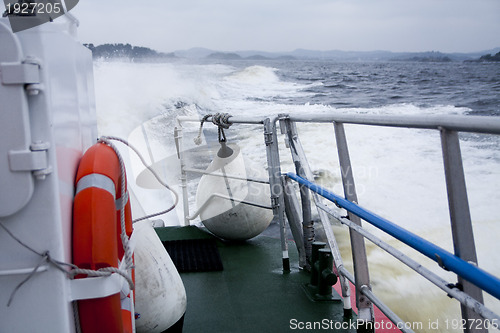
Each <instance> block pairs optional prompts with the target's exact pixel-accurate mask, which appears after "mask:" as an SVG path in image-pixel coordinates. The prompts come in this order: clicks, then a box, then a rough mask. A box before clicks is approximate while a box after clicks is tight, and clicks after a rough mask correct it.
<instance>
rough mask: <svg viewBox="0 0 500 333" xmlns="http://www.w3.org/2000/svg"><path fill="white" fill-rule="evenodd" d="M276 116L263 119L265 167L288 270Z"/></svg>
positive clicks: (283, 257) (283, 258)
mask: <svg viewBox="0 0 500 333" xmlns="http://www.w3.org/2000/svg"><path fill="white" fill-rule="evenodd" d="M277 121H278V118H273V119H270V118H266V119H265V120H264V142H265V144H266V153H267V167H268V172H269V185H270V187H271V206H272V207H273V213H274V218H275V219H277V220H278V222H279V225H280V238H281V250H282V261H283V271H284V272H289V271H290V257H289V255H288V243H287V242H286V234H285V200H284V198H283V185H282V183H281V167H280V156H279V148H278V135H277V133H276V122H277Z"/></svg>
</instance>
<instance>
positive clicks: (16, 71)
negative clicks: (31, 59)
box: [0, 62, 40, 85]
mask: <svg viewBox="0 0 500 333" xmlns="http://www.w3.org/2000/svg"><path fill="white" fill-rule="evenodd" d="M39 69H40V66H39V65H38V64H34V63H8V62H7V63H5V62H4V63H0V73H1V80H2V84H4V85H20V84H35V83H40V71H39Z"/></svg>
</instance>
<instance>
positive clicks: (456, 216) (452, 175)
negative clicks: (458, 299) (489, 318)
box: [440, 128, 487, 332]
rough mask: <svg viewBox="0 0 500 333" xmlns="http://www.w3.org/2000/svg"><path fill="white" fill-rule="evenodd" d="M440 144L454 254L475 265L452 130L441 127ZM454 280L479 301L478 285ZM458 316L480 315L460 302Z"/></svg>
mask: <svg viewBox="0 0 500 333" xmlns="http://www.w3.org/2000/svg"><path fill="white" fill-rule="evenodd" d="M440 130H441V145H442V150H443V161H444V170H445V177H446V189H447V192H448V206H449V210H450V219H451V231H452V235H453V246H454V250H455V255H456V256H457V257H459V258H461V259H463V260H465V261H468V262H472V263H474V264H475V265H477V255H476V246H475V243H474V234H473V231H472V222H471V216H470V210H469V200H468V198H467V188H466V184H465V175H464V168H463V163H462V155H461V152H460V141H459V139H458V133H457V132H456V131H450V130H447V129H445V128H441V129H440ZM458 283H459V285H461V286H462V288H463V291H464V292H465V293H467V294H469V295H470V296H472V297H473V298H475V299H476V300H477V301H479V302H480V303H483V293H482V291H481V289H480V288H478V287H476V286H475V285H473V284H472V283H470V282H468V281H467V280H465V279H463V278H461V277H460V276H458ZM461 309H462V318H463V319H465V320H466V322H467V323H471V322H477V321H478V320H479V321H480V320H481V319H480V318H481V317H480V316H479V315H478V314H477V313H475V312H474V311H472V310H471V309H470V308H468V307H466V306H464V305H461ZM466 326H470V327H465V329H464V332H487V330H486V329H484V328H483V329H480V328H477V327H474V326H477V325H466Z"/></svg>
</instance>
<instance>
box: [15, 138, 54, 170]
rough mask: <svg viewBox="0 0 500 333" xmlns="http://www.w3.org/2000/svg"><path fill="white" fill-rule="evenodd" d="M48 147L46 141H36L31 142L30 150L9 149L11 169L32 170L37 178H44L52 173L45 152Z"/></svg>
mask: <svg viewBox="0 0 500 333" xmlns="http://www.w3.org/2000/svg"><path fill="white" fill-rule="evenodd" d="M49 148H50V144H49V143H48V142H36V143H33V144H31V146H30V150H11V151H9V154H8V156H9V167H10V170H11V171H14V172H15V171H33V174H34V175H35V177H37V178H38V179H44V178H45V176H46V175H48V174H50V173H52V167H50V166H49V165H48V157H47V152H48V150H49Z"/></svg>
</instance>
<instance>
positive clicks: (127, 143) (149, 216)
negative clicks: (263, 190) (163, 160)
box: [100, 136, 179, 223]
mask: <svg viewBox="0 0 500 333" xmlns="http://www.w3.org/2000/svg"><path fill="white" fill-rule="evenodd" d="M100 140H106V141H109V140H114V141H118V142H121V143H123V144H124V145H126V146H128V147H129V148H130V149H132V150H133V151H134V153H135V154H136V155H137V157H139V159H140V160H141V163H142V164H143V165H144V166H145V167H146V169H148V170H149V171H150V172H151V173H152V174H153V176H154V177H155V178H156V180H157V181H158V183H160V184H161V185H162V186H164V187H165V188H166V189H168V190H169V191H170V192H172V194H173V195H174V204H173V205H172V206H171V207H169V208H167V209H165V210H163V211H161V212H157V213H154V214H150V215H146V216H143V217H140V218H138V219H135V220H133V221H132V222H133V223H136V222H139V221H142V220H147V219H150V218H152V217H156V216H158V215H163V214H166V213H168V212H170V211H171V210H172V209H174V208H175V207H176V206H177V204H178V203H179V195H178V194H177V192H176V191H175V190H174V189H172V188H171V187H170V186H169V185H168V184H167V183H165V182H164V181H163V180H162V179H161V177H160V176H159V175H158V174H157V173H156V171H155V170H153V168H152V167H151V166H149V165H148V164H147V162H146V161H145V160H144V158H143V157H142V155H141V153H140V152H139V150H138V149H137V148H135V147H134V146H132V145H131V144H130V143H129V142H128V141H126V140H124V139H122V138H118V137H114V136H104V137H101V139H100ZM117 155H118V153H117ZM120 158H121V157H120Z"/></svg>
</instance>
